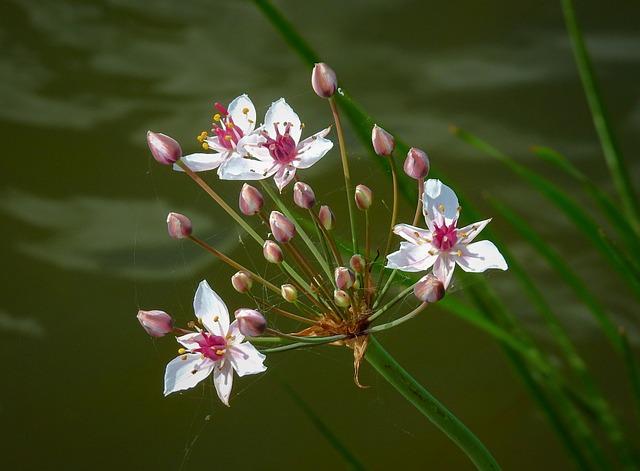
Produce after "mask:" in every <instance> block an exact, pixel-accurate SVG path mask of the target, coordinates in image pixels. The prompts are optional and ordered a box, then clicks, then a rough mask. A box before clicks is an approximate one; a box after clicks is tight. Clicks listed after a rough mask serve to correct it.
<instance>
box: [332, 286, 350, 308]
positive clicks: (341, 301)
mask: <svg viewBox="0 0 640 471" xmlns="http://www.w3.org/2000/svg"><path fill="white" fill-rule="evenodd" d="M333 301H334V302H335V303H336V306H338V307H349V304H351V300H350V299H349V295H348V294H347V293H346V292H345V291H342V290H341V289H337V290H335V291H334V292H333Z"/></svg>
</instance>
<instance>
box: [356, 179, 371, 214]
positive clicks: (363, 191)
mask: <svg viewBox="0 0 640 471" xmlns="http://www.w3.org/2000/svg"><path fill="white" fill-rule="evenodd" d="M355 199H356V206H357V207H358V209H361V210H363V211H366V210H367V209H369V207H370V206H371V203H372V202H373V192H372V191H371V189H370V188H369V187H368V186H366V185H357V186H356V192H355Z"/></svg>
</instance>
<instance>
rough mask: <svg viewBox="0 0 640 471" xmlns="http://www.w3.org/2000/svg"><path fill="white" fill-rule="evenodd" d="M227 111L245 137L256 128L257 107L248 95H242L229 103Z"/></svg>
mask: <svg viewBox="0 0 640 471" xmlns="http://www.w3.org/2000/svg"><path fill="white" fill-rule="evenodd" d="M227 111H229V116H231V119H233V124H234V125H236V126H238V127H239V128H240V129H242V132H243V133H244V134H245V135H246V134H249V133H250V132H251V131H253V130H254V128H255V127H256V107H255V106H253V102H252V101H251V99H250V98H249V97H248V96H247V95H246V94H244V95H240V96H239V97H237V98H235V99H234V100H233V101H232V102H231V103H229V107H228V108H227ZM245 111H246V113H245Z"/></svg>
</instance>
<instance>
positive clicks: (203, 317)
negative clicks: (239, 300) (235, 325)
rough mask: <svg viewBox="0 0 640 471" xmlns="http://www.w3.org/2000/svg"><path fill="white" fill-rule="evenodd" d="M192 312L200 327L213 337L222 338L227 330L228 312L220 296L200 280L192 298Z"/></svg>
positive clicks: (204, 281) (205, 282)
mask: <svg viewBox="0 0 640 471" xmlns="http://www.w3.org/2000/svg"><path fill="white" fill-rule="evenodd" d="M193 311H194V312H195V314H196V317H197V318H198V319H200V321H201V322H202V325H204V326H205V328H206V329H207V330H208V331H209V332H211V333H212V334H214V335H219V336H221V337H224V336H225V335H227V331H228V330H229V311H228V310H227V306H226V305H225V303H224V302H223V301H222V299H220V296H218V294H217V293H216V292H215V291H213V290H212V289H211V287H210V286H209V283H207V281H206V280H202V281H201V282H200V284H199V285H198V289H197V290H196V295H195V297H194V298H193Z"/></svg>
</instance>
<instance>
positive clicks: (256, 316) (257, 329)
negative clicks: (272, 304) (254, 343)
mask: <svg viewBox="0 0 640 471" xmlns="http://www.w3.org/2000/svg"><path fill="white" fill-rule="evenodd" d="M234 315H235V317H236V320H237V321H238V328H239V329H240V333H242V335H246V336H248V337H257V336H258V335H262V334H264V331H265V330H267V320H266V319H265V318H264V316H263V315H262V314H260V313H259V312H258V311H255V310H253V309H238V310H237V311H236V312H235V314H234Z"/></svg>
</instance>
